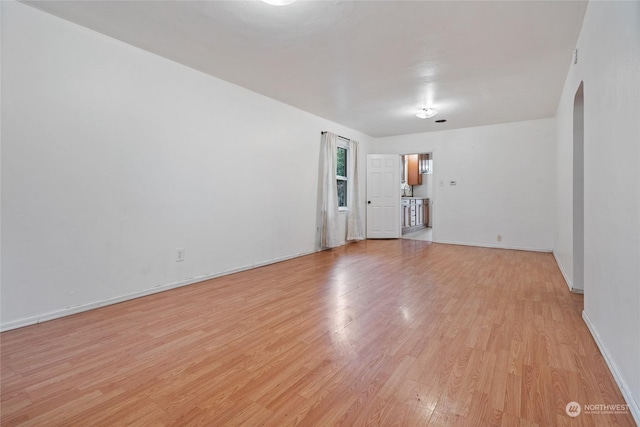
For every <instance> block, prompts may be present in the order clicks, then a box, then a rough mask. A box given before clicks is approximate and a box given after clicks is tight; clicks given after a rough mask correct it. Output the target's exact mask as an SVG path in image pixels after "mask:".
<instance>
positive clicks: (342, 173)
mask: <svg viewBox="0 0 640 427" xmlns="http://www.w3.org/2000/svg"><path fill="white" fill-rule="evenodd" d="M348 155H349V146H348V145H347V141H345V140H341V139H338V153H337V161H336V165H337V166H336V185H337V186H338V209H339V210H341V211H344V210H347V209H348V206H347V200H348V199H347V181H348V179H349V175H348V174H349V171H348V170H347V157H348Z"/></svg>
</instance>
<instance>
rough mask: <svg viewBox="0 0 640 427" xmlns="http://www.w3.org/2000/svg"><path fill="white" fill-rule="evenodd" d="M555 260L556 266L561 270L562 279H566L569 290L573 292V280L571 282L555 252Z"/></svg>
mask: <svg viewBox="0 0 640 427" xmlns="http://www.w3.org/2000/svg"><path fill="white" fill-rule="evenodd" d="M553 258H555V260H556V264H557V265H558V268H559V269H560V273H562V277H564V281H565V283H566V284H567V286H568V287H569V290H570V291H571V292H573V285H572V283H571V280H569V277H568V276H567V273H566V272H565V271H564V268H562V264H561V263H560V260H559V259H558V255H556V252H555V251H553Z"/></svg>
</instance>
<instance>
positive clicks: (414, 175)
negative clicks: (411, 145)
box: [407, 154, 422, 185]
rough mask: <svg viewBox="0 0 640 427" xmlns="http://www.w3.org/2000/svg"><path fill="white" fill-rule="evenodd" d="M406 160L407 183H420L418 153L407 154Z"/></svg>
mask: <svg viewBox="0 0 640 427" xmlns="http://www.w3.org/2000/svg"><path fill="white" fill-rule="evenodd" d="M407 157H408V158H409V160H408V162H407V184H409V185H422V174H421V173H420V161H419V154H409V155H408V156H407Z"/></svg>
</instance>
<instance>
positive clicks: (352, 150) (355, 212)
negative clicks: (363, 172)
mask: <svg viewBox="0 0 640 427" xmlns="http://www.w3.org/2000/svg"><path fill="white" fill-rule="evenodd" d="M358 145H359V144H358V141H353V140H352V141H349V155H348V160H349V166H348V168H349V169H347V170H348V172H347V173H348V175H349V180H348V181H347V196H348V197H349V215H348V217H347V240H364V224H363V222H362V207H361V206H360V185H359V184H358V175H359V173H360V170H359V167H358V163H359V161H358V159H359V153H358Z"/></svg>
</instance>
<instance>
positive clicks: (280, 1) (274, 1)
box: [262, 0, 296, 6]
mask: <svg viewBox="0 0 640 427" xmlns="http://www.w3.org/2000/svg"><path fill="white" fill-rule="evenodd" d="M262 1H263V2H265V3H268V4H271V5H273V6H286V5H288V4H291V3H293V2H294V1H296V0H262Z"/></svg>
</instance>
